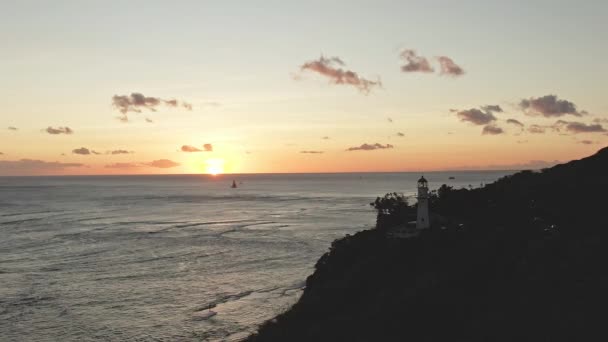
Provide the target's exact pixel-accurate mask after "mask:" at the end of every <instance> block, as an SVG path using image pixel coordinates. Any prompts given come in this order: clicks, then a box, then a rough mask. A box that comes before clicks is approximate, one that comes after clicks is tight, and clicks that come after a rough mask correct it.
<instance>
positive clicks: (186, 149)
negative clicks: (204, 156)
mask: <svg viewBox="0 0 608 342" xmlns="http://www.w3.org/2000/svg"><path fill="white" fill-rule="evenodd" d="M181 150H182V152H213V145H212V144H204V145H203V148H202V149H200V148H198V147H194V146H191V145H183V146H182V148H181Z"/></svg>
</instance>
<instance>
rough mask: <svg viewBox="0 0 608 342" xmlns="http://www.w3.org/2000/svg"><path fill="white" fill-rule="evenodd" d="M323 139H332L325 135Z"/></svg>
mask: <svg viewBox="0 0 608 342" xmlns="http://www.w3.org/2000/svg"><path fill="white" fill-rule="evenodd" d="M321 139H323V140H329V139H330V137H328V136H324V137H322V138H321Z"/></svg>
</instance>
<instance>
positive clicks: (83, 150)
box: [72, 147, 101, 155]
mask: <svg viewBox="0 0 608 342" xmlns="http://www.w3.org/2000/svg"><path fill="white" fill-rule="evenodd" d="M72 153H74V154H80V155H90V154H101V153H100V152H97V151H94V150H89V149H88V148H86V147H81V148H75V149H73V150H72Z"/></svg>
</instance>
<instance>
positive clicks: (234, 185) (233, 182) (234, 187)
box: [230, 180, 236, 189]
mask: <svg viewBox="0 0 608 342" xmlns="http://www.w3.org/2000/svg"><path fill="white" fill-rule="evenodd" d="M230 187H231V188H233V189H236V181H234V180H233V181H232V185H231V186H230Z"/></svg>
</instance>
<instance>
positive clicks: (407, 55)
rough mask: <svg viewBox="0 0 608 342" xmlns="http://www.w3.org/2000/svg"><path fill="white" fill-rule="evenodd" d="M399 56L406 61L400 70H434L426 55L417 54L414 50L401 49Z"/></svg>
mask: <svg viewBox="0 0 608 342" xmlns="http://www.w3.org/2000/svg"><path fill="white" fill-rule="evenodd" d="M400 57H401V59H403V60H404V62H406V64H404V65H402V66H401V71H402V72H426V73H430V72H434V71H435V69H433V67H432V66H431V64H430V63H429V60H428V59H427V58H426V57H423V56H418V55H417V54H416V51H415V50H410V49H405V50H403V51H401V54H400Z"/></svg>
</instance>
